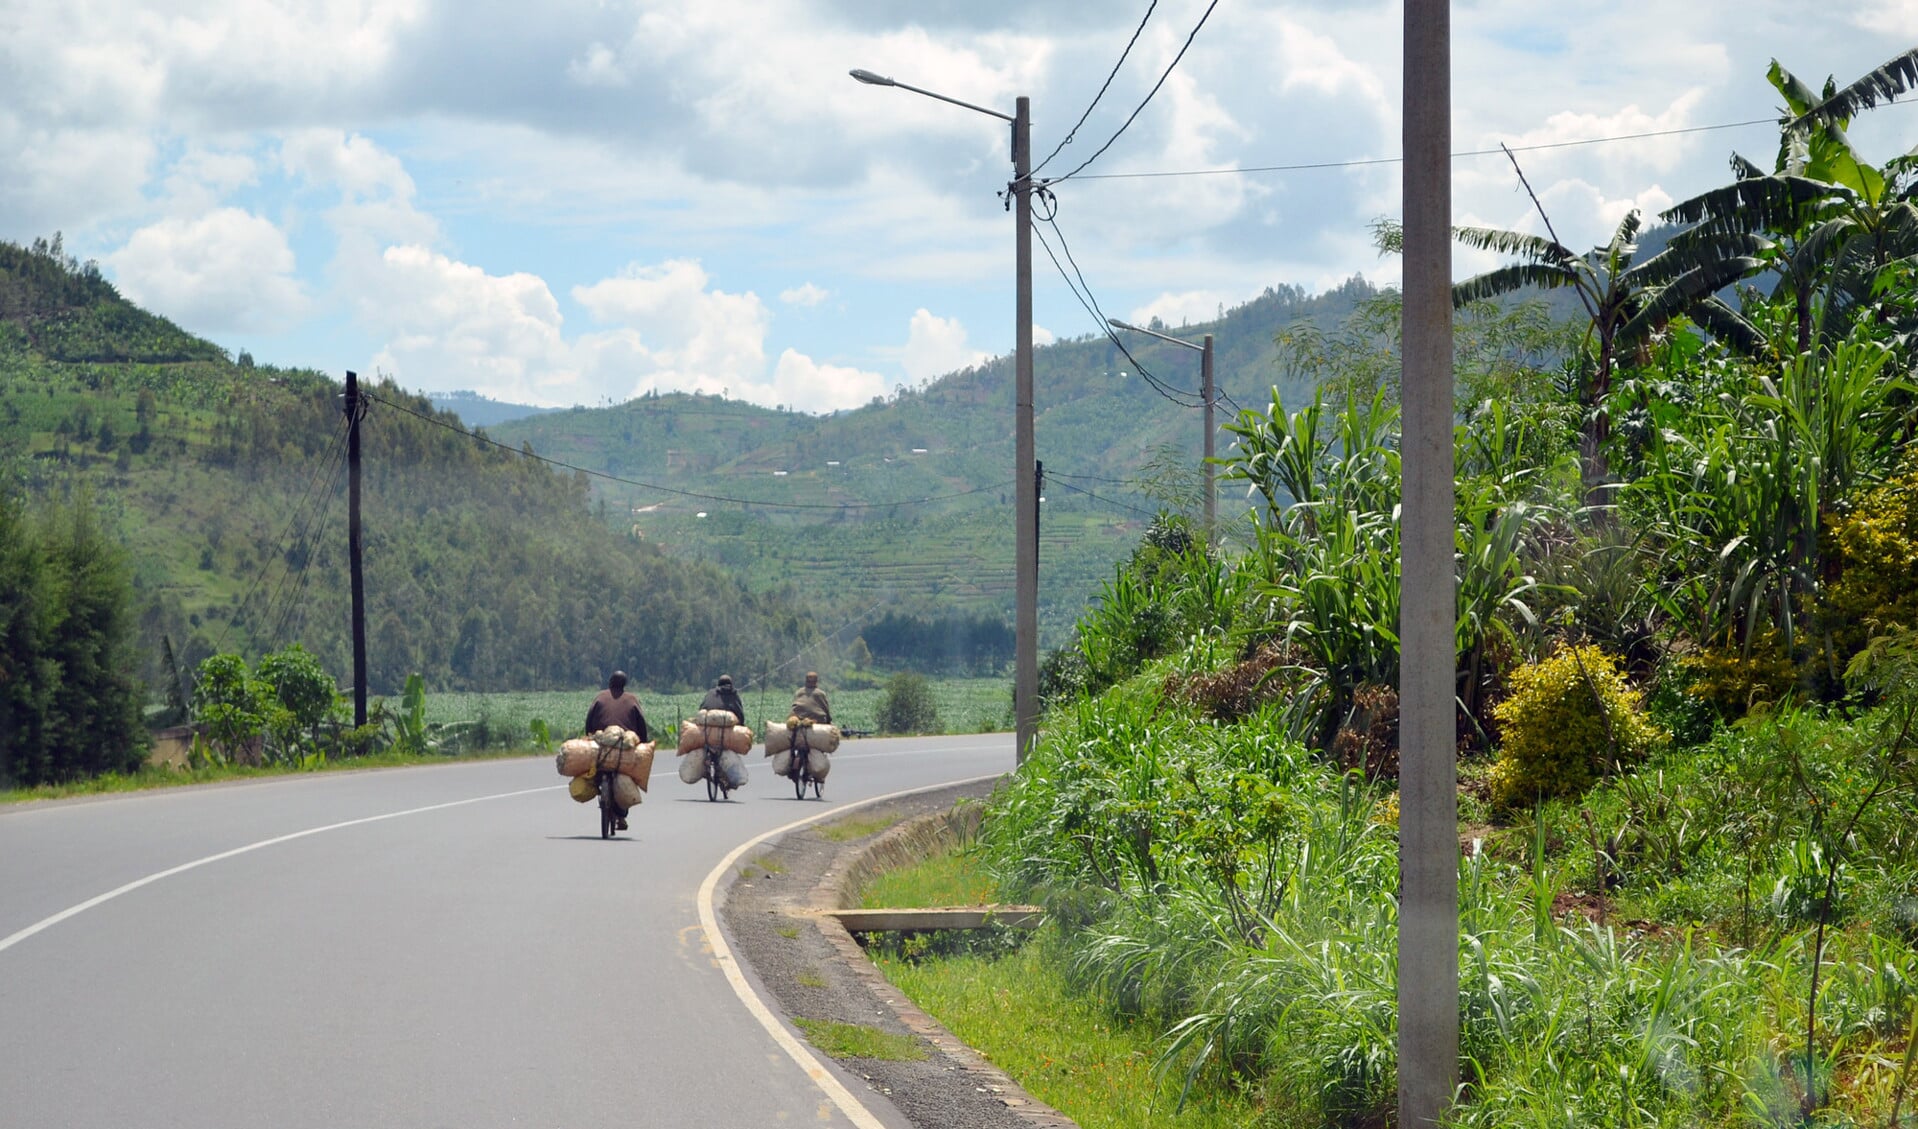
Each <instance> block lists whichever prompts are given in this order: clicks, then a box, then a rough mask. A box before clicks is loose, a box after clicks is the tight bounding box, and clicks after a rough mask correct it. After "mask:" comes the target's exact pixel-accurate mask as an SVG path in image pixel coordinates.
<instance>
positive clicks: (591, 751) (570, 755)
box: [553, 737, 599, 776]
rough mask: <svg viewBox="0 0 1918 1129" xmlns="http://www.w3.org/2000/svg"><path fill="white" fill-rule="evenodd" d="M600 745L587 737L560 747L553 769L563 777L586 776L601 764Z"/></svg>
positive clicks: (554, 758)
mask: <svg viewBox="0 0 1918 1129" xmlns="http://www.w3.org/2000/svg"><path fill="white" fill-rule="evenodd" d="M598 758H599V745H598V744H597V743H596V742H594V741H592V740H589V739H587V738H585V737H576V738H574V739H573V740H571V741H567V742H565V743H564V744H562V745H560V747H559V752H558V754H556V755H555V756H554V757H553V767H555V768H557V769H559V774H560V775H561V776H584V775H586V774H587V773H589V772H592V771H593V768H594V766H595V765H597V764H598V763H599V759H598Z"/></svg>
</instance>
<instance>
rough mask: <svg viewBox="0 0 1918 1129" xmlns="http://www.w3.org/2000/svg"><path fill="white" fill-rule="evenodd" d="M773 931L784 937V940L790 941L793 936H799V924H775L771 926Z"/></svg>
mask: <svg viewBox="0 0 1918 1129" xmlns="http://www.w3.org/2000/svg"><path fill="white" fill-rule="evenodd" d="M773 932H775V933H777V934H779V935H780V936H781V937H784V938H785V939H786V940H788V941H790V940H792V939H794V938H795V937H798V936H799V926H797V925H776V926H774V927H773Z"/></svg>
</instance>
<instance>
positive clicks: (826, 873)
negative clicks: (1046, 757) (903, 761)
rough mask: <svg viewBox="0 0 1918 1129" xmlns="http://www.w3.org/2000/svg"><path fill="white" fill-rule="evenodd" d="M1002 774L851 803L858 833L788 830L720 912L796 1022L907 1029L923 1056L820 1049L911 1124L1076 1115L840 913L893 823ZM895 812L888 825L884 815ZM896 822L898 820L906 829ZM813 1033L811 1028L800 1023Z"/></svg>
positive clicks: (749, 966) (938, 809)
mask: <svg viewBox="0 0 1918 1129" xmlns="http://www.w3.org/2000/svg"><path fill="white" fill-rule="evenodd" d="M991 790H992V782H991V781H985V782H980V783H975V784H963V785H955V786H953V787H950V788H942V789H939V790H937V791H932V792H925V793H921V794H919V795H915V796H906V797H902V798H900V799H898V800H893V801H889V802H887V803H885V804H882V805H877V806H872V807H864V808H861V809H859V810H858V811H856V812H853V813H850V814H849V815H848V816H847V817H846V818H847V821H848V822H854V823H859V824H864V823H873V824H875V828H874V830H873V831H872V832H871V833H870V834H868V835H865V836H862V837H860V838H857V839H852V840H849V841H846V842H834V841H833V840H831V839H829V838H827V837H826V835H825V834H824V833H823V832H824V831H825V830H826V829H828V828H831V827H832V826H833V825H834V824H833V822H832V821H828V822H825V823H821V824H815V825H813V826H810V827H805V828H801V829H800V830H797V831H794V832H791V833H789V834H786V835H783V836H781V837H779V838H778V839H775V840H773V841H772V842H771V843H769V844H767V845H766V847H765V849H763V850H761V851H759V852H756V853H754V854H752V855H751V856H749V857H748V858H746V859H745V860H744V861H743V862H742V863H741V864H740V867H739V869H738V870H737V871H736V872H735V874H734V876H733V877H732V879H731V880H730V883H729V885H727V886H725V887H723V890H724V893H723V895H722V900H721V901H720V904H719V906H718V913H719V919H720V922H721V925H722V927H723V928H724V929H725V931H726V934H727V937H728V939H729V940H730V942H731V944H732V946H733V949H734V951H735V953H736V955H737V956H738V958H739V961H740V964H741V966H742V967H743V968H744V969H745V970H746V972H747V973H748V975H749V976H750V978H751V979H752V980H753V981H754V982H755V983H756V986H757V987H758V988H759V990H760V993H761V995H762V996H763V997H764V998H765V999H766V1000H767V1001H768V1003H769V1004H770V1005H771V1006H772V1007H773V1008H774V1009H775V1010H776V1011H778V1012H779V1013H780V1014H781V1017H782V1018H783V1019H784V1021H785V1022H786V1023H788V1024H791V1023H792V1021H793V1019H794V1017H803V1018H807V1019H821V1020H835V1021H838V1022H840V1023H852V1024H859V1025H863V1026H866V1027H874V1028H878V1029H879V1030H882V1031H887V1032H891V1033H893V1034H897V1035H905V1036H908V1037H910V1038H912V1039H913V1040H915V1041H916V1042H917V1044H918V1045H919V1046H921V1047H923V1048H924V1049H925V1051H926V1058H925V1059H924V1060H923V1061H916V1062H913V1061H891V1060H884V1059H867V1058H849V1059H838V1060H834V1059H830V1058H827V1057H826V1056H825V1055H824V1054H823V1053H821V1055H820V1057H821V1058H822V1059H825V1060H826V1061H827V1062H828V1063H829V1064H831V1066H832V1067H833V1068H835V1069H836V1070H837V1071H838V1072H839V1074H840V1075H841V1077H842V1078H843V1079H844V1081H845V1082H846V1084H847V1086H848V1088H849V1089H851V1090H852V1091H853V1092H854V1093H856V1094H859V1096H860V1100H862V1101H864V1102H866V1103H867V1105H868V1107H869V1108H870V1109H872V1111H873V1113H874V1114H875V1115H876V1116H878V1117H880V1118H881V1119H882V1120H883V1121H885V1122H886V1123H887V1124H888V1125H891V1126H897V1127H899V1129H906V1127H908V1126H911V1127H918V1129H934V1127H940V1129H947V1127H950V1129H1035V1127H1045V1129H1064V1127H1069V1126H1072V1125H1073V1122H1072V1121H1070V1120H1068V1119H1067V1118H1065V1117H1064V1116H1063V1115H1061V1114H1059V1113H1058V1112H1057V1111H1056V1110H1053V1109H1051V1108H1050V1107H1048V1106H1045V1105H1044V1104H1042V1103H1040V1102H1038V1101H1037V1100H1035V1099H1033V1098H1032V1097H1031V1096H1030V1095H1029V1094H1027V1093H1026V1092H1025V1091H1024V1090H1022V1089H1020V1088H1019V1086H1018V1085H1017V1084H1016V1083H1014V1082H1013V1081H1012V1080H1011V1079H1010V1078H1008V1077H1007V1076H1006V1075H1005V1073H1004V1072H1003V1071H1000V1070H999V1069H998V1068H997V1067H995V1066H993V1065H992V1064H990V1063H989V1062H987V1061H986V1060H985V1059H983V1058H982V1057H980V1055H979V1054H978V1052H976V1051H974V1050H972V1049H971V1048H970V1047H967V1046H966V1045H965V1044H963V1043H961V1042H960V1041H959V1040H958V1039H957V1038H956V1037H954V1036H953V1035H952V1033H951V1032H949V1031H947V1030H946V1029H945V1028H944V1027H943V1026H941V1025H940V1024H939V1023H938V1022H937V1021H936V1020H934V1019H932V1018H931V1017H930V1016H927V1015H926V1014H925V1013H924V1012H923V1011H921V1010H920V1009H919V1008H918V1007H917V1006H916V1005H914V1004H913V1003H912V1001H911V1000H909V999H907V998H906V997H905V996H904V995H903V994H901V993H900V992H899V991H898V990H897V989H895V988H894V987H893V986H892V985H891V983H890V982H888V981H887V980H886V979H885V977H884V976H883V975H881V974H880V972H879V970H878V969H876V968H874V967H873V965H872V963H871V962H870V961H868V960H867V959H866V956H865V953H864V951H863V950H862V949H860V948H859V946H858V944H857V943H855V942H854V941H853V940H852V938H851V937H850V936H848V935H847V933H846V931H845V930H844V929H842V928H841V927H840V926H839V923H838V922H837V921H836V920H834V919H832V918H830V917H823V916H821V915H820V913H819V912H818V911H820V910H822V909H826V908H836V906H837V904H838V903H837V901H836V898H837V894H838V890H839V883H840V881H841V879H842V878H843V877H844V876H845V872H846V870H847V868H848V866H849V865H851V864H852V863H853V862H854V861H855V860H856V859H857V857H858V856H859V855H860V854H862V853H863V852H865V851H866V850H867V849H869V848H870V847H871V846H872V844H873V843H874V842H875V841H876V840H879V839H881V838H883V837H885V836H886V835H887V834H888V831H892V830H893V829H897V828H903V827H904V826H905V825H907V824H908V823H909V822H910V821H913V820H915V819H920V818H921V817H927V816H933V815H936V814H938V813H942V812H945V811H948V810H950V809H951V808H952V806H953V804H954V803H956V802H957V801H959V800H961V799H964V798H968V797H972V798H979V797H984V796H985V795H987V794H989V793H990V792H991ZM883 819H892V820H893V822H892V823H890V824H888V825H887V826H886V827H878V826H876V825H877V824H878V823H879V822H880V821H881V820H883ZM894 833H895V834H896V831H895V832H894ZM794 1033H795V1034H796V1035H797V1036H798V1037H799V1038H801V1039H802V1040H803V1039H805V1037H806V1036H805V1032H804V1031H801V1030H798V1029H797V1028H796V1027H795V1028H794Z"/></svg>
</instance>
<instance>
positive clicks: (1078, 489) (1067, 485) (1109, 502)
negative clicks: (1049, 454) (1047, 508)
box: [1047, 471, 1159, 517]
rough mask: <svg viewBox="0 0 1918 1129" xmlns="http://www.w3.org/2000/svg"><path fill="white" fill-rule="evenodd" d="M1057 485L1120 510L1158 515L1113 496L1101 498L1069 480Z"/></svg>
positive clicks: (1048, 474) (1151, 515)
mask: <svg viewBox="0 0 1918 1129" xmlns="http://www.w3.org/2000/svg"><path fill="white" fill-rule="evenodd" d="M1050 476H1051V472H1050V471H1048V472H1047V477H1050ZM1059 485H1061V486H1063V487H1065V488H1066V489H1067V490H1070V491H1072V492H1073V493H1075V494H1084V495H1085V496H1086V497H1088V498H1091V499H1092V500H1093V501H1095V502H1104V503H1105V504H1106V505H1108V506H1117V507H1119V508H1120V509H1122V510H1131V511H1132V512H1133V513H1135V514H1144V515H1145V516H1147V517H1158V516H1159V514H1158V511H1156V510H1147V509H1141V508H1140V507H1138V506H1135V505H1132V504H1130V503H1127V502H1121V501H1118V500H1116V499H1113V498H1102V497H1100V496H1099V495H1097V494H1094V493H1093V492H1092V491H1090V490H1086V489H1083V488H1081V487H1078V486H1074V485H1073V484H1072V483H1070V482H1061V483H1060V484H1059Z"/></svg>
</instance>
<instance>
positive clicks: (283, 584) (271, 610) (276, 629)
mask: <svg viewBox="0 0 1918 1129" xmlns="http://www.w3.org/2000/svg"><path fill="white" fill-rule="evenodd" d="M345 474H346V460H345V459H338V460H335V461H334V463H333V465H332V466H331V467H329V468H328V469H327V472H326V475H325V483H326V488H325V489H324V490H323V491H321V492H320V493H319V494H317V495H315V496H314V506H313V508H312V510H310V511H309V512H308V513H307V515H306V519H305V520H304V521H302V522H301V523H300V530H299V533H298V534H297V535H296V537H295V539H294V545H293V547H294V548H297V549H298V550H299V551H300V566H299V568H298V569H297V570H296V569H295V568H294V567H293V565H292V564H290V563H288V564H287V565H286V568H285V571H284V572H282V573H281V575H280V582H279V583H278V584H276V585H274V586H273V592H272V594H271V595H269V596H268V597H267V600H266V606H265V607H264V608H263V609H261V612H260V617H259V623H260V625H261V626H262V627H264V628H265V631H264V632H262V633H261V635H260V643H261V645H262V646H270V645H271V644H273V643H274V642H275V641H277V640H279V639H280V638H282V636H281V635H280V632H281V631H282V630H283V629H284V628H285V627H286V625H287V622H288V621H289V620H290V619H291V618H292V615H291V613H292V610H293V608H294V606H295V603H296V602H297V601H298V599H299V592H300V591H301V590H303V589H304V588H305V584H306V575H307V573H306V566H307V564H308V562H309V561H310V560H311V559H312V555H313V549H314V546H316V545H318V544H319V540H320V536H321V534H322V533H323V532H324V531H325V529H326V518H327V516H328V515H329V514H331V513H332V507H330V506H328V505H327V504H326V503H327V502H328V501H330V500H331V498H332V496H333V495H334V494H336V493H337V492H338V488H339V482H340V479H341V478H342V477H344V476H345ZM281 559H282V561H284V560H285V555H284V553H282V556H281ZM296 575H297V577H298V578H299V583H297V584H294V579H295V576H296ZM288 585H293V590H292V591H291V592H289V591H288ZM283 594H284V595H285V596H286V599H284V600H282V599H281V597H282V595H283ZM276 608H277V609H278V610H277V612H276V611H275V609H276Z"/></svg>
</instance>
